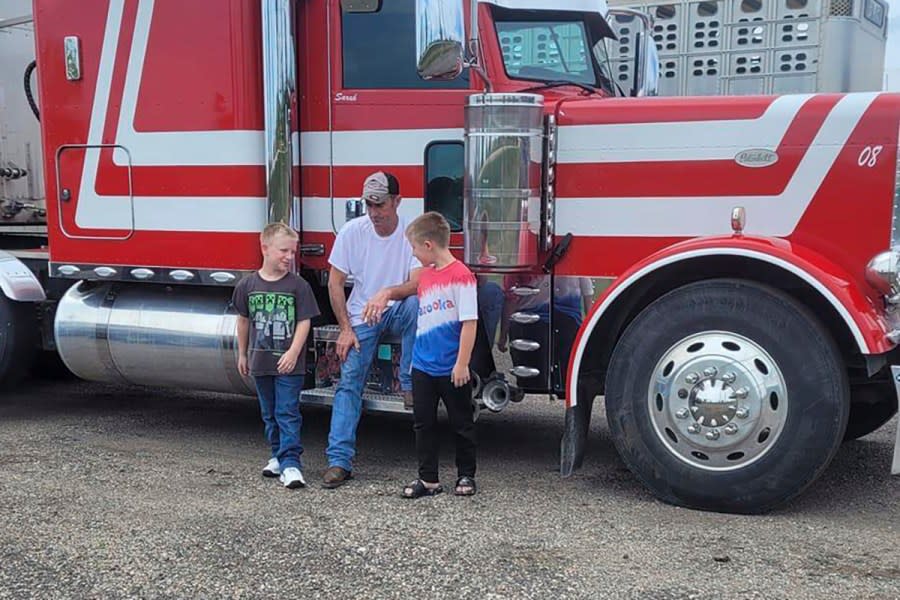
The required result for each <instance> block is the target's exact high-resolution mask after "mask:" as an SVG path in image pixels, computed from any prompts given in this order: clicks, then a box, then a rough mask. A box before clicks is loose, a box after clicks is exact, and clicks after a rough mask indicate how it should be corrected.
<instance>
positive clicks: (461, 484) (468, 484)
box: [453, 475, 475, 496]
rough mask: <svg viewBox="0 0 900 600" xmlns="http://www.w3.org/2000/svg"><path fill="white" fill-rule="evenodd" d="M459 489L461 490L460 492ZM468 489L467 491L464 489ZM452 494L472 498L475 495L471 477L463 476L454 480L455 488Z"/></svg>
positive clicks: (473, 482) (473, 480)
mask: <svg viewBox="0 0 900 600" xmlns="http://www.w3.org/2000/svg"><path fill="white" fill-rule="evenodd" d="M460 488H463V490H462V491H460ZM466 488H468V489H466ZM453 494H454V495H456V496H474V495H475V479H474V478H473V477H469V476H467V475H464V476H462V477H460V478H459V479H457V480H456V488H454V490H453Z"/></svg>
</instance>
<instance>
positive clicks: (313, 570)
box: [0, 381, 900, 600]
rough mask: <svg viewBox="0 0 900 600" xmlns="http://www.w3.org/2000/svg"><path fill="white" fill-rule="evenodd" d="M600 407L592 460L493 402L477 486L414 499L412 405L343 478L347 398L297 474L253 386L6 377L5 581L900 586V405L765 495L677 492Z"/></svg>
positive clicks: (531, 405) (220, 590)
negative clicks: (748, 504) (634, 468)
mask: <svg viewBox="0 0 900 600" xmlns="http://www.w3.org/2000/svg"><path fill="white" fill-rule="evenodd" d="M600 408H601V410H600V411H599V412H597V417H596V418H595V420H594V421H595V422H594V424H593V435H592V440H591V448H590V450H589V454H588V460H587V461H586V464H585V467H584V468H583V469H582V470H581V471H580V472H579V474H578V475H576V476H575V477H574V478H572V479H569V480H562V479H560V478H559V476H558V475H557V473H556V465H557V461H558V443H559V436H560V433H561V426H562V408H561V406H560V405H559V404H557V403H550V402H548V401H547V400H546V399H545V398H529V399H527V400H526V401H525V402H523V403H522V404H521V405H516V406H513V407H512V408H511V410H509V411H508V412H506V413H504V414H500V415H485V416H483V417H482V418H481V419H480V420H479V436H480V441H481V445H480V457H479V477H478V482H479V485H480V487H479V494H478V495H477V496H475V497H474V498H456V497H453V496H452V495H450V494H443V495H441V496H438V497H436V498H425V499H420V500H417V501H407V500H403V499H401V498H399V497H398V493H399V490H400V487H401V485H402V483H403V482H405V481H408V480H409V479H411V478H413V476H414V472H415V469H414V459H413V439H412V432H411V426H410V422H409V421H407V420H404V419H402V418H399V417H388V416H379V415H366V416H364V417H363V422H362V425H361V426H360V431H359V447H360V455H359V457H358V459H357V463H356V473H355V475H356V479H355V480H354V481H353V482H351V483H350V484H348V485H347V486H345V487H343V488H340V489H338V490H324V489H321V488H320V487H319V486H318V481H319V479H320V477H321V473H322V471H323V470H324V468H325V467H326V466H327V465H326V463H325V458H324V448H325V444H326V440H327V434H328V418H329V413H328V412H327V411H325V410H319V409H305V410H304V427H303V436H304V445H305V448H306V453H305V454H304V462H305V465H304V467H305V469H304V471H305V474H306V476H307V479H308V480H309V481H310V483H311V484H312V485H311V486H310V487H308V488H306V489H302V490H294V491H291V490H286V489H284V488H282V487H281V486H280V485H279V484H278V483H276V482H275V481H272V480H265V479H263V478H262V477H261V476H260V474H259V471H260V469H261V467H262V466H263V464H264V463H265V461H266V459H267V452H266V449H265V446H264V443H263V438H262V431H261V425H260V423H259V418H258V412H257V409H256V406H255V403H254V401H253V400H252V399H248V398H241V397H235V396H223V395H215V394H204V393H188V392H175V391H168V390H147V389H140V388H125V387H117V386H109V385H100V384H89V383H81V382H75V381H63V382H34V383H31V384H30V385H28V386H26V387H25V388H24V389H22V390H21V391H18V392H16V393H12V394H10V393H6V394H4V395H3V396H2V397H0V507H2V513H0V514H2V519H0V597H2V598H17V599H18V598H25V597H37V598H109V597H142V598H163V597H177V598H187V597H191V598H194V597H200V598H233V597H234V598H238V597H241V598H252V597H269V596H272V597H274V596H282V595H289V596H296V597H302V598H333V597H349V598H357V597H366V598H393V597H405V598H417V597H438V596H446V597H453V598H550V597H565V598H606V597H615V598H642V599H643V598H659V599H665V598H723V597H728V598H767V599H768V598H791V599H797V598H815V599H817V600H821V599H823V598H838V597H840V598H900V477H896V478H893V479H892V478H890V476H889V475H888V473H889V467H890V460H891V451H892V447H891V442H892V438H893V435H894V432H895V427H896V420H895V421H894V422H893V423H891V424H888V425H887V426H885V427H884V428H882V429H881V430H880V431H878V432H876V433H874V434H872V435H870V436H869V437H867V438H865V439H863V440H860V441H857V442H853V443H849V444H845V445H844V446H843V447H842V449H841V451H840V453H839V454H838V456H837V458H836V459H835V461H834V462H833V463H832V465H831V467H830V468H829V470H828V471H827V473H826V474H825V475H824V476H823V477H822V478H821V479H820V480H819V481H818V482H817V483H816V484H815V485H814V486H813V487H812V488H811V489H810V490H808V491H807V492H806V494H804V495H803V496H802V497H801V498H799V499H798V500H796V501H794V502H793V503H792V504H790V505H789V506H787V507H786V508H784V509H782V510H780V511H778V512H775V513H773V514H770V515H766V516H761V517H743V516H731V515H720V514H711V513H702V512H696V511H690V510H684V509H679V508H675V507H672V506H668V505H665V504H662V503H660V502H658V501H656V500H655V499H654V498H653V497H652V496H651V495H650V494H649V493H648V492H647V491H646V490H644V489H643V488H642V486H641V485H640V484H639V483H638V482H637V481H636V480H635V479H634V477H632V476H631V474H630V473H629V472H628V471H627V470H626V469H625V468H624V466H623V465H622V463H621V461H620V460H619V459H618V457H617V455H616V454H615V450H614V448H613V446H612V443H611V441H610V440H609V437H608V429H607V426H606V422H605V420H604V419H603V417H602V404H600ZM448 442H449V439H446V440H445V446H444V447H445V448H448V446H447V443H448ZM454 475H455V473H454V472H453V469H452V460H451V459H450V457H449V455H448V453H447V452H446V451H445V454H444V460H443V461H442V476H443V478H444V481H445V483H452V482H453V480H454Z"/></svg>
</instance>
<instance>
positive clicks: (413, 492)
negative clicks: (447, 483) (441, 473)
mask: <svg viewBox="0 0 900 600" xmlns="http://www.w3.org/2000/svg"><path fill="white" fill-rule="evenodd" d="M443 491H444V488H443V487H441V485H440V484H438V486H437V487H434V488H429V487H428V486H426V485H425V482H424V481H422V480H421V479H416V480H415V481H413V482H412V483H410V484H409V485H407V486H406V487H405V488H403V493H402V494H400V495H401V496H402V497H403V498H409V499H415V498H421V497H422V496H437V495H438V494H440V493H441V492H443Z"/></svg>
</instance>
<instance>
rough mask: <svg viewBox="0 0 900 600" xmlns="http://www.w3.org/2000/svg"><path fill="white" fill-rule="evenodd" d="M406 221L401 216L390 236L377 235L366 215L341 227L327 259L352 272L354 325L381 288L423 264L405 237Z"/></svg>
mask: <svg viewBox="0 0 900 600" xmlns="http://www.w3.org/2000/svg"><path fill="white" fill-rule="evenodd" d="M407 225H409V223H407V221H406V220H405V219H403V218H402V217H401V218H400V222H399V223H398V224H397V228H396V229H395V230H394V233H392V234H391V235H389V236H388V237H381V236H380V235H378V234H377V233H376V232H375V227H374V226H373V225H372V221H371V219H369V217H366V216H362V217H357V218H355V219H353V220H351V221H348V222H347V223H346V224H345V225H344V226H343V227H341V230H340V232H339V233H338V235H337V238H336V239H335V240H334V247H333V248H332V249H331V256H330V257H329V258H328V262H329V263H331V266H333V267H334V268H336V269H338V270H339V271H341V272H343V273H346V274H347V275H352V276H353V290H352V291H351V292H350V299H349V300H348V301H347V313H348V314H349V315H350V324H351V325H352V326H354V327H356V326H357V325H361V324H362V323H363V320H362V311H363V308H364V307H365V306H366V302H368V301H369V299H370V298H371V297H372V296H374V295H375V294H376V293H377V292H378V290H380V289H382V288H385V287H389V286H392V285H400V284H401V283H405V282H406V281H408V280H409V272H410V270H411V269H418V268H419V267H421V266H422V265H421V263H419V261H418V260H416V257H415V256H413V253H412V246H411V245H410V243H409V240H407V239H406V227H407ZM390 304H393V301H392V302H391V303H390Z"/></svg>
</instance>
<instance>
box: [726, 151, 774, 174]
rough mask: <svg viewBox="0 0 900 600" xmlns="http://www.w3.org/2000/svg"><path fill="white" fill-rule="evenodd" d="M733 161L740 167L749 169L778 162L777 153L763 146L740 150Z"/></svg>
mask: <svg viewBox="0 0 900 600" xmlns="http://www.w3.org/2000/svg"><path fill="white" fill-rule="evenodd" d="M734 162H736V163H737V164H739V165H741V166H742V167H750V168H751V169H758V168H760V167H768V166H769V165H774V164H775V163H777V162H778V153H777V152H773V151H772V150H766V149H765V148H752V149H750V150H742V151H740V152H738V154H737V156H735V157H734Z"/></svg>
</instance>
